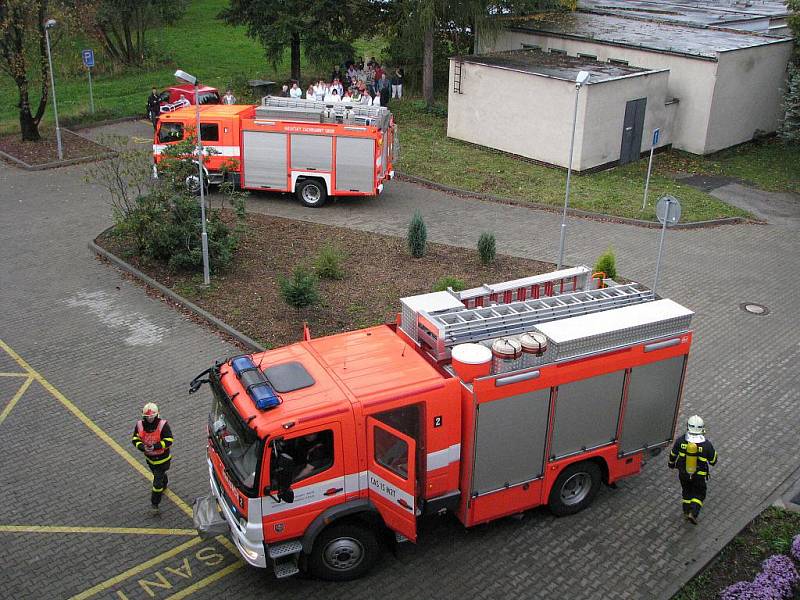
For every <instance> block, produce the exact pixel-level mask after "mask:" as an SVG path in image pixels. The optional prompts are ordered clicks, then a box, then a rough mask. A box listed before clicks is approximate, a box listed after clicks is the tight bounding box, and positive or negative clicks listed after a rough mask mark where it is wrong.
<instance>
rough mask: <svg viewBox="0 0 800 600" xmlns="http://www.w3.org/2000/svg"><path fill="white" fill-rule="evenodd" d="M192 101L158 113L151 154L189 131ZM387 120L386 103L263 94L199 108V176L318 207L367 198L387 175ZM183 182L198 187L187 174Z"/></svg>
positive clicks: (390, 145)
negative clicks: (252, 100) (247, 101)
mask: <svg viewBox="0 0 800 600" xmlns="http://www.w3.org/2000/svg"><path fill="white" fill-rule="evenodd" d="M196 121H197V114H196V109H195V107H188V108H179V109H177V110H174V111H172V112H167V113H163V114H162V115H161V116H160V118H159V120H158V125H157V128H156V131H155V139H154V141H153V159H154V165H155V168H156V170H157V168H158V164H159V162H160V161H161V159H162V153H163V152H164V150H165V149H166V148H167V147H168V146H170V145H174V144H176V143H178V142H180V141H181V140H183V139H186V138H187V137H188V136H189V135H190V134H193V132H194V130H195V129H196ZM395 136H396V132H395V126H394V121H393V119H392V115H391V113H390V112H389V109H387V108H384V107H380V106H361V105H353V104H349V103H345V102H338V103H325V102H318V101H315V100H302V99H295V98H273V97H271V96H267V97H265V98H264V99H263V100H262V103H261V104H260V105H258V106H253V105H211V106H201V107H200V138H201V141H202V143H203V148H204V155H203V170H204V179H205V181H206V182H207V183H210V184H220V183H222V182H223V181H224V180H225V179H226V178H228V179H230V180H231V181H232V182H233V183H234V184H235V185H237V186H240V187H241V188H243V189H249V190H264V191H272V192H291V193H294V194H296V196H297V198H298V199H299V200H300V202H301V203H302V204H304V205H305V206H309V207H313V208H318V207H320V206H322V205H323V204H325V202H326V200H327V198H328V197H329V196H374V195H377V194H380V193H381V192H382V191H383V185H384V183H385V182H386V181H388V180H389V179H391V178H393V177H394V166H393V162H394V160H395V152H396V147H395ZM186 183H187V186H188V187H189V188H190V189H192V190H196V191H199V181H198V178H197V177H196V176H194V175H192V176H191V177H190V178H189V179H187V182H186Z"/></svg>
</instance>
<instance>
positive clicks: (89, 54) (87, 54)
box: [81, 49, 94, 69]
mask: <svg viewBox="0 0 800 600" xmlns="http://www.w3.org/2000/svg"><path fill="white" fill-rule="evenodd" d="M81 57H82V58H83V66H85V67H86V68H87V69H91V68H92V67H93V66H94V50H91V49H90V50H83V51H82V52H81Z"/></svg>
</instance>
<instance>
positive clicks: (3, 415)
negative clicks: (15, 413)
mask: <svg viewBox="0 0 800 600" xmlns="http://www.w3.org/2000/svg"><path fill="white" fill-rule="evenodd" d="M32 383H33V377H28V378H27V379H26V380H25V382H24V383H23V384H22V386H20V388H19V389H18V390H17V393H16V394H14V397H13V398H11V400H10V401H9V403H8V404H6V407H5V408H4V409H3V412H0V425H2V424H3V421H5V420H6V417H7V416H8V413H10V412H11V409H12V408H14V406H16V404H17V402H19V399H20V398H22V394H24V393H25V391H26V390H27V389H28V388H29V387H30V386H31V384H32Z"/></svg>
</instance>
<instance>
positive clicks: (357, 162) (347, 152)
mask: <svg viewBox="0 0 800 600" xmlns="http://www.w3.org/2000/svg"><path fill="white" fill-rule="evenodd" d="M374 186H375V140H373V139H371V138H350V137H337V138H336V189H337V190H339V191H342V192H366V193H372V192H373V191H374Z"/></svg>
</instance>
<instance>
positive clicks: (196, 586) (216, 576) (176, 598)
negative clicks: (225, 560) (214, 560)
mask: <svg viewBox="0 0 800 600" xmlns="http://www.w3.org/2000/svg"><path fill="white" fill-rule="evenodd" d="M243 566H244V563H243V562H241V561H239V562H235V563H233V564H230V565H228V566H227V567H225V568H224V569H221V570H219V571H217V572H216V573H212V574H211V575H209V576H208V577H206V578H204V579H201V580H200V581H198V582H197V583H193V584H192V585H190V586H189V587H187V588H186V589H185V590H181V591H180V592H178V593H177V594H172V596H167V598H166V600H180V599H181V598H186V597H187V596H189V595H191V594H194V593H195V592H196V591H198V590H201V589H203V588H204V587H206V586H208V585H209V584H211V583H214V582H215V581H218V580H220V579H222V578H223V577H225V576H226V575H228V574H230V573H233V572H234V571H236V570H237V569H241V568H242V567H243Z"/></svg>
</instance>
